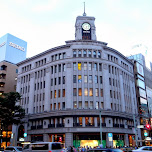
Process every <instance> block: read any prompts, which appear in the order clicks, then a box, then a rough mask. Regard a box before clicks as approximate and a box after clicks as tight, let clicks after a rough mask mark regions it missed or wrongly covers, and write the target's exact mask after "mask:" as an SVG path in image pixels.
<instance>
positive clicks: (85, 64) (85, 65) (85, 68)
mask: <svg viewBox="0 0 152 152" xmlns="http://www.w3.org/2000/svg"><path fill="white" fill-rule="evenodd" d="M84 70H87V63H86V62H85V63H84Z"/></svg>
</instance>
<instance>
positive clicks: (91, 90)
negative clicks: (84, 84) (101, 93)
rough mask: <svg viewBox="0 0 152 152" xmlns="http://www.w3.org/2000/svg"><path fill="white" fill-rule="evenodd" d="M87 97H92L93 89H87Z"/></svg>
mask: <svg viewBox="0 0 152 152" xmlns="http://www.w3.org/2000/svg"><path fill="white" fill-rule="evenodd" d="M89 96H93V89H92V88H90V89H89Z"/></svg>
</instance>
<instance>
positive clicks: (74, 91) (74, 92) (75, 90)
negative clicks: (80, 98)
mask: <svg viewBox="0 0 152 152" xmlns="http://www.w3.org/2000/svg"><path fill="white" fill-rule="evenodd" d="M73 96H77V89H76V88H73Z"/></svg>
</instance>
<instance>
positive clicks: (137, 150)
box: [132, 146, 152, 152]
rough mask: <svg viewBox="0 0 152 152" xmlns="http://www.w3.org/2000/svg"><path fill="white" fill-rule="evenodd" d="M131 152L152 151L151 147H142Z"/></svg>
mask: <svg viewBox="0 0 152 152" xmlns="http://www.w3.org/2000/svg"><path fill="white" fill-rule="evenodd" d="M132 151H133V152H141V151H142V152H149V151H152V146H142V147H140V148H138V149H136V150H132Z"/></svg>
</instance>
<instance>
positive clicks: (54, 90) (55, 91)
mask: <svg viewBox="0 0 152 152" xmlns="http://www.w3.org/2000/svg"><path fill="white" fill-rule="evenodd" d="M54 98H56V90H54Z"/></svg>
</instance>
